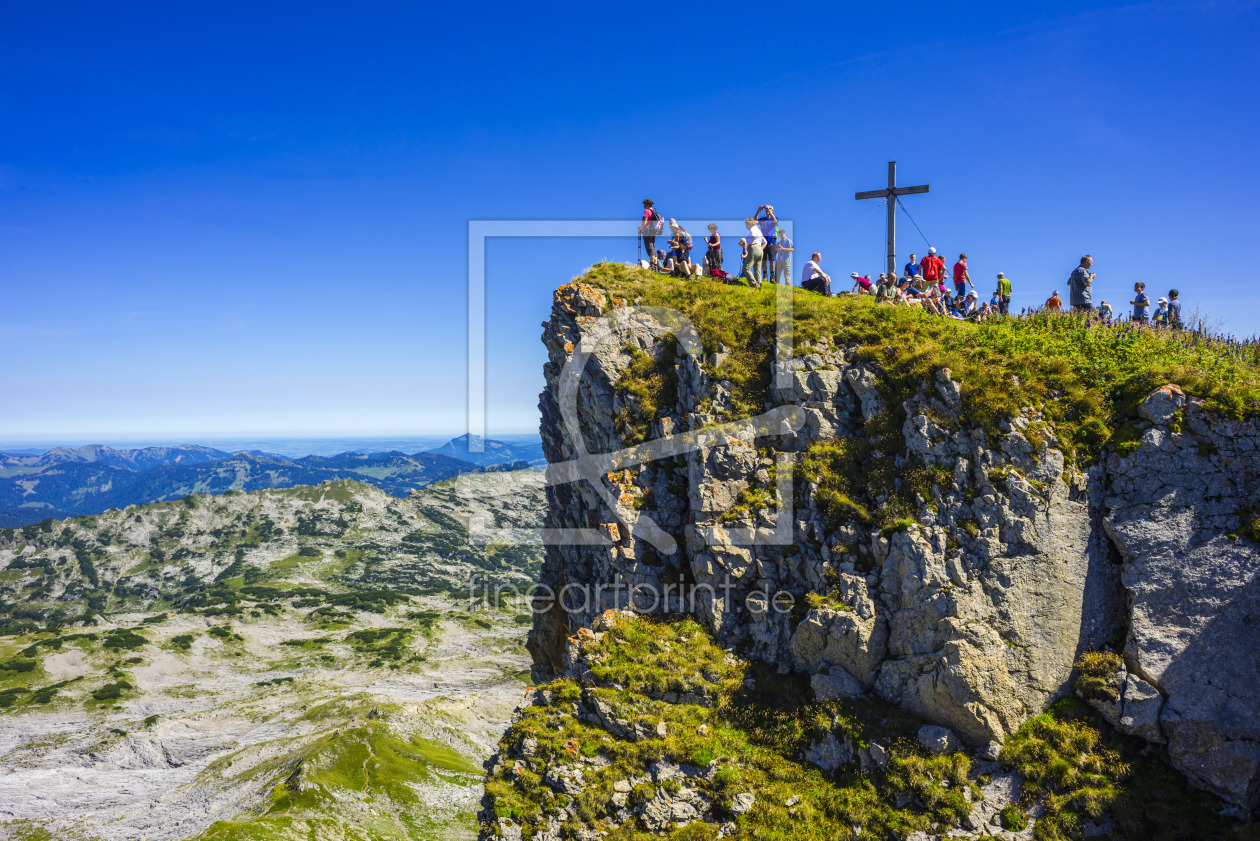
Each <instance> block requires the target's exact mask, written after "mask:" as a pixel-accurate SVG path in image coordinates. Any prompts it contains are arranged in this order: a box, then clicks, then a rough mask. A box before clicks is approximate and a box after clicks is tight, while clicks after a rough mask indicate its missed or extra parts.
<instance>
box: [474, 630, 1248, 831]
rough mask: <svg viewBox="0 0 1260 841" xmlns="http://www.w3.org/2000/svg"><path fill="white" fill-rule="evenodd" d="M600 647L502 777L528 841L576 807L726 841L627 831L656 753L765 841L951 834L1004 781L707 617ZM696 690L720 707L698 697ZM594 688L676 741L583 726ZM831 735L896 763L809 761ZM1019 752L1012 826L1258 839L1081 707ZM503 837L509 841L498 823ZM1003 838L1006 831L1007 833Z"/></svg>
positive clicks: (542, 711) (514, 742) (672, 786)
mask: <svg viewBox="0 0 1260 841" xmlns="http://www.w3.org/2000/svg"><path fill="white" fill-rule="evenodd" d="M584 645H585V646H586V648H585V652H586V656H587V661H588V662H589V663H590V670H591V673H590V678H589V680H584V681H583V682H581V683H579V682H575V681H572V680H558V681H555V682H553V683H551V684H548V685H546V686H543V687H539V688H538V690H539V691H548V692H550V693H551V703H550V704H547V705H543V704H535V705H534V706H531V707H528V708H526V709H525V710H524V711H523V712H522V714H521V715H519V716H518V718H517V719H516V720H515V722H514V723H513V725H512V727H511V728H510V729H509V730H508V732H507V733H506V734H504V736H503V738H502V739H501V740H500V742H499V747H500V751H501V753H500V759H501V762H500V764H499V765H498V766H497V767H496V769H495V771H494V772H492V773H491V774H490V776H489V777H488V778H487V781H486V793H487V796H488V804H489V810H490V814H491V815H492V816H493V817H496V818H509V819H511V820H512V821H513V822H515V823H516V824H518V825H519V826H521V828H522V829H523V837H524V838H525V839H530V838H532V837H534V835H535V833H536V832H537V831H538V829H539V823H540V819H541V818H543V817H544V816H546V815H554V814H555V813H556V812H558V811H559V810H560V808H562V807H563V808H566V809H567V810H568V813H569V815H570V817H569V818H568V820H567V821H566V822H565V824H564V826H563V827H557V826H554V825H553V826H552V830H553V831H557V830H559V832H560V837H564V838H570V837H577V833H578V832H579V830H581V829H582V828H583V827H586V828H588V829H593V830H595V831H597V832H606V833H607V834H606V835H604V836H603V837H605V838H607V839H608V841H648V839H658V838H662V837H665V838H669V839H672V841H701V839H713V838H715V837H716V833H717V830H718V824H716V823H705V822H693V823H690V824H686V825H676V826H674V827H673V828H672V829H671V830H670V831H668V832H667V833H665V834H664V835H656V834H653V833H650V832H647V831H646V830H645V827H644V826H643V825H642V824H641V823H639V821H638V819H637V818H636V817H634V816H633V814H632V815H631V816H630V817H629V819H628V820H626V821H625V822H624V823H621V824H620V825H619V826H618V825H617V821H616V819H615V818H614V813H615V809H610V806H609V804H610V802H611V800H612V797H613V794H614V788H613V786H614V784H615V783H616V782H618V781H621V780H632V781H633V780H635V779H636V778H642V777H643V776H644V775H647V774H648V772H649V769H650V766H651V764H652V763H653V762H654V761H656V760H668V761H671V762H673V763H679V764H687V765H690V766H693V767H694V768H700V769H704V768H707V767H710V763H713V766H712V767H713V768H714V769H715V772H714V773H713V774H712V775H711V776H710V777H709V778H707V779H705V778H691V779H689V780H687V781H686V784H687V785H688V786H691V787H692V788H695V789H696V790H697V791H698V793H700V794H701V795H703V796H705V797H708V798H711V799H712V800H713V801H714V803H715V804H716V809H715V812H716V814H715V816H714V817H715V818H716V819H717V820H719V821H722V820H731V821H733V822H734V823H735V824H736V829H737V831H736V833H735V834H734V836H733V837H734V838H742V839H758V841H824V839H826V841H832V840H833V839H857V838H863V839H880V840H881V841H894V839H896V841H900V839H904V838H905V837H906V836H907V835H909V834H910V833H911V832H914V831H916V830H921V831H927V832H932V833H935V834H941V835H944V834H947V833H948V832H949V831H950V830H951V829H953V828H955V827H958V826H960V824H961V822H962V820H963V819H964V818H965V817H966V816H967V815H968V814H969V813H970V812H971V810H972V801H973V800H975V799H976V798H978V797H980V796H981V793H980V790H979V786H978V785H977V783H978V782H979V783H984V782H987V779H986V778H984V777H982V776H980V775H979V774H978V771H979V769H978V768H973V763H972V760H971V758H970V757H969V756H968V755H967V754H966V753H964V752H957V753H953V754H947V755H944V756H929V755H927V754H926V753H925V752H924V751H923V749H922V747H921V746H920V745H919V743H918V741H917V739H916V738H915V736H914V734H915V733H916V732H917V729H918V727H919V726H920V724H921V723H922V722H920V721H919V720H918V719H916V718H915V717H914V716H913V715H911V714H909V713H907V712H905V711H904V710H901V709H898V708H897V707H895V706H891V705H888V704H884V703H883V702H880V701H877V700H862V701H844V702H834V703H826V704H824V703H818V702H815V701H813V700H812V698H813V692H812V691H811V690H810V688H809V686H808V683H807V682H806V681H805V679H804V678H803V677H802V676H799V675H778V674H777V673H775V672H774V671H773V670H772V669H769V668H768V667H766V666H764V665H763V664H759V663H746V662H742V661H739V660H737V659H736V658H734V657H732V656H731V655H729V654H728V653H727V652H726V651H724V650H723V649H722V648H721V647H720V646H718V645H717V644H716V643H715V641H714V640H713V638H712V637H711V636H710V635H709V634H708V632H706V631H705V630H704V629H703V628H702V627H701V626H700V625H699V624H698V623H697V622H696V621H695V620H694V619H692V618H690V617H688V618H679V617H672V618H665V617H635V618H632V619H621V620H619V621H618V622H617V624H616V625H615V626H614V627H613V629H612V630H610V631H609V632H607V633H606V634H605V635H604V637H603V638H602V639H600V640H599V641H598V642H597V643H596V642H587V643H584ZM748 678H752V680H753V685H752V687H751V688H749V686H748V685H747V684H746V683H745V681H746V679H748ZM670 692H674V693H679V696H680V697H679V698H678V699H677V701H678V702H677V703H672V702H671V701H673V700H675V699H674V698H672V697H669V698H667V697H666V693H670ZM687 692H690V693H692V697H691V698H690V700H693V701H694V700H698V699H704V703H703V704H701V703H685V702H684V700H686V699H683V698H682V697H681V696H682V694H683V693H687ZM592 694H593V695H594V696H595V697H598V698H599V699H600V700H601V701H603V702H604V703H606V704H608V705H609V706H610V707H611V708H612V712H613V715H614V716H615V717H617V718H621V719H624V720H625V721H627V722H628V723H630V724H631V725H633V724H636V723H639V724H644V725H647V726H648V727H649V728H653V729H654V728H655V727H656V725H657V724H658V723H659V722H664V723H665V725H666V736H665V737H664V738H648V739H641V740H638V741H633V740H629V739H622V738H617V737H615V736H613V735H612V734H610V733H609V732H608V731H606V730H604V729H602V728H600V727H597V726H593V725H591V724H589V723H587V722H586V721H584V720H581V717H580V716H579V715H577V714H575V713H578V712H580V711H581V710H582V709H583V708H589V703H588V700H587V699H589V698H590V696H591V695H592ZM574 704H577V705H578V709H577V710H575V708H574ZM828 733H832V734H835V736H836V737H837V738H838V739H841V740H843V739H845V738H847V739H848V740H849V742H850V743H851V744H852V745H853V747H854V749H855V750H856V749H857V748H861V747H867V746H869V745H870V744H871V743H872V742H876V743H878V744H880V745H881V746H883V747H884V748H886V749H887V752H888V755H889V763H888V766H887V768H886V769H883V770H880V769H875V768H872V770H870V771H869V772H866V773H863V772H862V771H860V770H859V767H858V766H857V764H856V763H854V764H852V765H847V766H842V767H841V769H840V770H839V771H838V772H837V773H836V774H828V773H824V772H823V771H821V770H820V769H818V768H817V767H815V766H813V765H810V764H808V763H806V762H804V761H802V759H801V755H802V751H803V750H804V749H805V748H806V747H807V746H809V745H810V744H812V743H814V742H816V741H818V740H819V739H821V738H824V737H826V735H827V734H828ZM527 739H532V740H535V741H536V743H537V744H536V747H535V749H534V750H533V751H532V752H530V753H529V755H526V753H525V752H523V751H522V747H523V744H524V743H525V741H526V740H527ZM1002 758H1003V763H1002V764H1003V765H1004V766H1005V767H1006V768H1008V769H1013V770H1015V771H1018V772H1019V773H1020V774H1021V775H1022V777H1023V778H1024V783H1023V795H1024V800H1023V801H1022V802H1021V804H1020V805H1021V806H1022V807H1024V808H1022V809H1021V808H1011V809H1006V810H1004V814H1003V820H1004V822H1005V823H1006V824H1009V825H1011V826H1014V825H1016V824H1018V823H1019V821H1020V820H1022V819H1024V816H1025V814H1027V813H1033V814H1035V813H1036V810H1035V809H1032V808H1031V807H1032V806H1033V805H1034V803H1035V802H1036V801H1038V800H1042V801H1043V802H1044V803H1045V806H1046V810H1045V812H1044V814H1043V815H1042V817H1041V818H1039V819H1038V820H1037V822H1036V824H1035V826H1034V832H1035V833H1036V838H1037V839H1038V841H1067V839H1072V841H1079V839H1082V838H1083V837H1084V835H1083V830H1084V829H1085V824H1086V823H1087V822H1088V821H1090V820H1095V821H1096V823H1098V824H1104V825H1109V826H1111V827H1113V829H1112V831H1111V833H1110V834H1109V835H1108V836H1107V837H1108V838H1111V839H1115V840H1116V841H1176V840H1177V839H1185V838H1195V839H1202V840H1203V841H1208V839H1213V841H1226V839H1228V838H1231V837H1233V838H1240V839H1241V838H1244V837H1250V836H1247V835H1245V834H1243V835H1239V834H1237V833H1234V832H1233V829H1232V827H1231V826H1230V823H1229V821H1228V820H1226V819H1224V818H1222V817H1221V816H1220V808H1221V804H1220V803H1219V802H1217V801H1216V800H1214V799H1213V798H1212V797H1210V796H1209V795H1206V794H1204V793H1202V792H1198V791H1194V790H1193V789H1191V788H1190V787H1189V785H1188V784H1187V782H1186V780H1185V779H1184V777H1182V776H1181V775H1180V774H1178V773H1177V772H1176V771H1175V770H1173V768H1172V766H1171V765H1170V764H1169V762H1168V759H1167V756H1166V754H1165V753H1164V752H1163V751H1162V750H1161V749H1159V748H1157V747H1150V746H1148V745H1146V743H1145V742H1143V741H1142V740H1140V739H1136V738H1130V737H1126V736H1122V735H1120V734H1119V733H1117V732H1115V731H1114V730H1112V729H1111V728H1109V727H1108V726H1107V725H1106V724H1105V723H1104V722H1103V721H1102V720H1101V718H1100V717H1099V716H1098V715H1097V714H1096V713H1094V711H1093V710H1091V709H1090V708H1089V707H1087V706H1085V705H1084V704H1083V703H1081V702H1079V701H1077V700H1075V699H1073V698H1068V699H1065V700H1064V701H1061V702H1059V703H1058V704H1056V705H1054V706H1053V707H1052V708H1051V709H1050V710H1049V711H1047V712H1046V713H1044V714H1042V715H1040V716H1037V717H1036V718H1033V719H1031V720H1030V721H1028V722H1026V723H1025V724H1024V726H1023V727H1021V728H1020V729H1019V731H1018V732H1017V733H1015V734H1013V735H1012V736H1011V737H1010V738H1009V739H1008V740H1007V743H1006V747H1005V749H1004V751H1003V754H1002ZM569 768H580V769H581V770H582V771H583V776H584V779H585V782H586V786H585V788H584V789H583V790H581V791H580V792H578V793H577V794H575V795H565V794H561V793H559V792H557V791H555V790H553V789H552V788H551V787H550V786H548V785H547V784H546V783H545V782H544V777H546V775H547V774H548V772H549V771H552V770H564V769H569ZM658 789H663V790H664V791H665V792H666V793H667V794H670V795H672V794H675V793H677V791H678V788H677V783H671V782H665V783H660V784H657V783H653V782H651V780H650V779H649V780H648V781H647V782H641V781H640V782H637V783H636V784H635V785H634V786H633V787H632V790H631V792H630V796H629V802H628V809H629V811H630V812H631V813H633V812H634V807H635V806H636V805H637V804H639V803H642V802H644V801H646V800H647V799H650V798H652V797H654V796H656V794H657V790H658ZM742 792H751V793H753V794H754V795H755V796H756V802H755V805H754V806H753V808H752V810H751V811H749V812H748V813H747V814H744V815H739V816H736V815H733V814H731V813H730V812H729V807H730V805H731V803H732V801H733V798H734V797H735V795H737V794H739V793H742ZM789 803H790V804H791V805H788V804H789ZM486 828H487V829H489V830H490V835H491V837H494V835H495V830H494V828H493V825H488V826H487V827H486ZM983 831H984V830H982V832H983ZM987 831H989V832H991V833H992V835H997V828H996V827H994V826H990V827H988V829H987Z"/></svg>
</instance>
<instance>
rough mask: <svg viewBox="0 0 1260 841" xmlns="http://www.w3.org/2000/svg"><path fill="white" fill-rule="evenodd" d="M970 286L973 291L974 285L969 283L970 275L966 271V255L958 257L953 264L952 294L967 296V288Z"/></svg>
mask: <svg viewBox="0 0 1260 841" xmlns="http://www.w3.org/2000/svg"><path fill="white" fill-rule="evenodd" d="M968 286H970V287H971V288H972V290H973V291H974V290H975V288H976V285H975V284H974V283H972V282H971V273H970V272H968V271H967V255H966V254H960V255H958V262H957V263H955V264H954V293H955V294H956V295H959V296H962V295H965V294H967V287H968Z"/></svg>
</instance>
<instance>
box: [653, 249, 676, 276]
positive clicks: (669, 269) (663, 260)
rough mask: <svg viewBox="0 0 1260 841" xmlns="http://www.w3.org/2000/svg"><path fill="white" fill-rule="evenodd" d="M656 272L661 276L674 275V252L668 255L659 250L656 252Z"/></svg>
mask: <svg viewBox="0 0 1260 841" xmlns="http://www.w3.org/2000/svg"><path fill="white" fill-rule="evenodd" d="M656 270H657V271H658V272H660V273H661V274H673V273H674V252H673V251H671V252H669V253H668V254H666V253H665V252H664V251H661V250H660V249H657V252H656Z"/></svg>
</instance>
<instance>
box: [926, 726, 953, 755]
mask: <svg viewBox="0 0 1260 841" xmlns="http://www.w3.org/2000/svg"><path fill="white" fill-rule="evenodd" d="M918 737H919V744H921V745H923V747H925V748H927V749H928V752H929V753H933V754H942V753H953V752H954V751H956V750H958V749H959V748H960V747H962V742H960V741H959V740H958V736H956V735H955V734H954V731H953V730H950V729H949V728H948V727H941V726H939V725H936V724H925V725H923V726H922V727H920V728H919V733H918Z"/></svg>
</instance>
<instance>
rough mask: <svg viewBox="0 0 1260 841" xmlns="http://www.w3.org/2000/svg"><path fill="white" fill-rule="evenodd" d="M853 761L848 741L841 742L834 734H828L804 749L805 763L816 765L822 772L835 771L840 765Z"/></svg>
mask: <svg viewBox="0 0 1260 841" xmlns="http://www.w3.org/2000/svg"><path fill="white" fill-rule="evenodd" d="M852 759H853V748H852V747H851V746H850V745H849V742H848V739H845V740H844V741H841V740H839V739H837V738H836V734H835V733H828V734H827V736H826V738H824V739H821V740H819V741H817V742H815V743H814V744H812V745H810V746H809V747H807V748H805V761H806V762H809V763H812V764H814V765H817V766H818V767H819V768H821V769H823V770H824V771H829V772H830V771H835V770H836V769H837V768H839V767H840V766H841V765H845V764H847V763H848V762H849V761H851V760H852Z"/></svg>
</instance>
